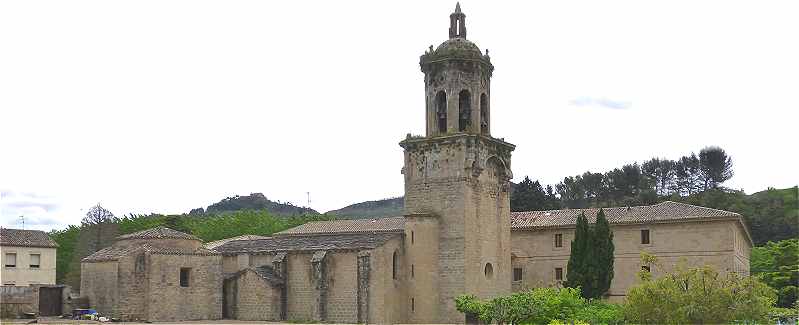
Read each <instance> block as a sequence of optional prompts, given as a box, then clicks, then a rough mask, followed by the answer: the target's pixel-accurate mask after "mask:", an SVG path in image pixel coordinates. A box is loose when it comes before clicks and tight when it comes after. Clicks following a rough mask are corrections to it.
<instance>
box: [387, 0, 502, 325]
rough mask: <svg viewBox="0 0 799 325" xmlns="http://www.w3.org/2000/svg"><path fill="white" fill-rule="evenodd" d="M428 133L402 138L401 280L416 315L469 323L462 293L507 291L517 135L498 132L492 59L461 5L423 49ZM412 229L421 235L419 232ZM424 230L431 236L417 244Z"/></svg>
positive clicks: (412, 319) (492, 294)
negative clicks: (408, 271)
mask: <svg viewBox="0 0 799 325" xmlns="http://www.w3.org/2000/svg"><path fill="white" fill-rule="evenodd" d="M419 65H420V66H421V69H422V72H424V82H425V106H426V109H425V112H426V114H425V120H426V121H427V124H426V130H427V131H426V135H425V136H424V137H408V138H407V139H405V140H404V141H402V142H400V146H402V148H403V149H404V151H405V164H404V167H403V169H402V173H403V174H404V177H405V199H404V203H405V232H406V238H416V239H417V241H416V244H413V240H411V241H410V242H408V241H406V242H405V246H404V249H405V252H406V255H405V256H406V260H405V263H406V265H411V267H413V266H415V267H416V273H415V275H414V276H413V281H410V282H408V285H407V286H406V287H405V288H404V289H405V290H406V292H407V294H408V296H409V297H408V299H407V301H412V302H414V303H413V304H412V305H413V306H414V307H413V312H412V313H409V316H408V317H409V319H408V321H409V322H411V323H463V322H465V319H464V316H463V314H462V313H460V312H459V311H458V310H457V308H456V306H455V297H457V296H458V295H462V294H472V295H475V296H477V297H478V298H480V299H487V298H492V297H496V296H497V295H503V294H508V293H510V289H511V288H510V284H511V261H510V255H511V253H510V193H509V188H510V186H509V184H510V179H511V178H512V177H513V176H512V173H511V169H510V162H511V152H512V151H513V150H514V148H515V147H514V145H512V144H510V143H507V142H505V141H504V140H502V139H497V138H494V137H492V136H491V133H490V131H491V110H490V99H491V73H492V71H493V70H494V66H493V65H491V60H490V59H489V57H488V55H487V54H486V55H483V53H482V52H480V49H479V48H478V47H477V45H475V44H474V43H472V42H470V41H469V40H467V39H466V15H465V14H464V13H463V12H462V11H461V8H460V5H457V6H456V7H455V12H453V13H452V14H451V15H450V27H449V39H447V40H446V41H444V43H442V44H441V45H439V46H438V48H436V49H433V47H432V46H431V47H430V50H429V51H428V52H427V53H425V54H424V55H422V56H421V58H420V62H419ZM414 236H415V237H414ZM420 238H424V239H425V240H427V241H425V244H423V245H422V244H419V243H420V242H419V239H420Z"/></svg>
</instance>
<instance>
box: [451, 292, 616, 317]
mask: <svg viewBox="0 0 799 325" xmlns="http://www.w3.org/2000/svg"><path fill="white" fill-rule="evenodd" d="M455 303H456V306H457V308H458V310H459V311H461V312H463V313H466V314H471V315H474V316H477V317H478V318H480V319H481V320H482V321H484V322H496V323H500V324H503V323H510V324H559V322H560V323H568V324H571V323H575V324H580V323H583V322H587V323H590V324H617V323H620V322H621V321H622V315H623V314H622V310H621V306H619V305H616V304H612V303H606V302H603V301H600V300H588V299H584V298H583V297H582V296H581V295H580V289H575V288H537V289H532V290H529V291H524V292H518V293H514V294H512V295H509V296H501V297H497V298H494V299H491V300H489V301H480V300H478V299H477V298H476V297H475V296H472V295H462V296H459V297H457V298H456V299H455Z"/></svg>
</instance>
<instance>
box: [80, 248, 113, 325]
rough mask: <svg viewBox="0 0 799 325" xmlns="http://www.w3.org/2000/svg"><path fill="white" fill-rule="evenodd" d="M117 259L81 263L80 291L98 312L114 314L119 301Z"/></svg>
mask: <svg viewBox="0 0 799 325" xmlns="http://www.w3.org/2000/svg"><path fill="white" fill-rule="evenodd" d="M118 265H119V263H118V262H117V261H109V262H100V263H81V274H82V276H81V277H80V282H81V283H80V287H81V289H80V293H81V295H82V296H84V297H87V298H88V299H89V306H90V307H91V308H92V309H95V310H97V312H99V313H100V314H104V315H112V316H116V315H117V314H116V309H115V308H116V306H117V305H118V303H119V302H120V300H119V292H118V290H117V289H118V283H117V282H118V275H117V272H118V270H119V269H118Z"/></svg>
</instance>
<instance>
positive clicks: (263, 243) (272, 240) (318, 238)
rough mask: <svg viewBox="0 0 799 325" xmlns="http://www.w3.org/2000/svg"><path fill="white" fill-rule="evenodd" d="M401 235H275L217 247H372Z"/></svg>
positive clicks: (255, 250) (252, 249)
mask: <svg viewBox="0 0 799 325" xmlns="http://www.w3.org/2000/svg"><path fill="white" fill-rule="evenodd" d="M396 236H399V234H397V233H359V234H352V233H349V234H346V233H342V234H315V235H303V236H300V235H292V236H275V237H269V238H265V239H255V240H236V241H230V242H228V243H226V244H223V245H222V246H219V247H217V248H216V251H218V252H221V253H222V254H239V253H259V252H281V251H317V250H339V249H372V248H376V247H378V246H380V245H383V244H384V243H385V242H387V241H388V240H390V239H392V238H394V237H396Z"/></svg>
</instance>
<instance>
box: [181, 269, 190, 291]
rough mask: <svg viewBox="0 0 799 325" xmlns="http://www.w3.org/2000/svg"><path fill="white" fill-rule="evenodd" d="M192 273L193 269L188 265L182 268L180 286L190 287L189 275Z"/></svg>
mask: <svg viewBox="0 0 799 325" xmlns="http://www.w3.org/2000/svg"><path fill="white" fill-rule="evenodd" d="M189 273H191V269H190V268H187V267H182V268H180V286H181V287H188V286H189V276H190V274H189Z"/></svg>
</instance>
